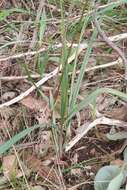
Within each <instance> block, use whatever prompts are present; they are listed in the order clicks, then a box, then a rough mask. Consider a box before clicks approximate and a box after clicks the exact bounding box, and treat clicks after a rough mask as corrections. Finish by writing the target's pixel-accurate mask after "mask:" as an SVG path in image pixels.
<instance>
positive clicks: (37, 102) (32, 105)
mask: <svg viewBox="0 0 127 190" xmlns="http://www.w3.org/2000/svg"><path fill="white" fill-rule="evenodd" d="M20 102H21V103H22V104H23V105H24V106H26V107H27V108H29V109H31V110H34V111H40V110H41V109H43V108H44V107H45V106H46V105H47V103H46V102H45V101H43V100H41V99H36V98H33V97H32V96H27V97H26V98H24V99H22V100H21V101H20Z"/></svg>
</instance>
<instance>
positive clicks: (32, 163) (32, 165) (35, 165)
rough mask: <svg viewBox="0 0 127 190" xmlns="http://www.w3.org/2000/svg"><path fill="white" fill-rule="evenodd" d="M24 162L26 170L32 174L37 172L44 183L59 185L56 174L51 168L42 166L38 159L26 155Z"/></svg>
mask: <svg viewBox="0 0 127 190" xmlns="http://www.w3.org/2000/svg"><path fill="white" fill-rule="evenodd" d="M26 161H27V165H28V168H29V169H31V170H32V171H34V172H38V174H39V176H40V177H42V179H44V181H45V182H49V183H50V184H54V185H55V184H56V185H59V179H58V174H57V171H56V170H55V169H54V168H53V167H48V166H44V165H42V162H41V161H40V160H39V159H37V158H36V157H35V156H33V155H30V154H27V158H26Z"/></svg>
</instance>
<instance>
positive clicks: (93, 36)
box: [71, 29, 97, 108]
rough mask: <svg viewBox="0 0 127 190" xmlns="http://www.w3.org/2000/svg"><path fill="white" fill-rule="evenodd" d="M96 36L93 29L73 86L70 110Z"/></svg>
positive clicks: (76, 95) (95, 31) (74, 101)
mask: <svg viewBox="0 0 127 190" xmlns="http://www.w3.org/2000/svg"><path fill="white" fill-rule="evenodd" d="M96 36H97V30H96V29H94V31H93V34H92V36H91V39H90V42H89V44H88V48H87V50H86V53H85V56H84V60H83V63H82V66H81V69H80V74H79V76H78V79H77V82H76V84H75V86H74V90H73V96H72V103H71V108H73V107H74V105H75V103H76V100H77V97H78V94H79V90H80V87H81V82H82V79H83V77H84V73H85V68H86V65H87V63H88V61H89V57H90V55H91V51H92V45H93V42H94V40H95V38H96Z"/></svg>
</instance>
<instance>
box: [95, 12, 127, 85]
mask: <svg viewBox="0 0 127 190" xmlns="http://www.w3.org/2000/svg"><path fill="white" fill-rule="evenodd" d="M93 15H94V16H93V18H94V24H95V26H96V28H97V30H98V33H99V35H100V36H101V37H102V39H103V40H104V41H105V42H106V43H107V44H108V45H109V46H110V47H111V48H112V49H114V50H115V51H116V52H117V53H118V55H119V56H120V57H121V58H122V60H123V63H124V66H125V80H126V81H127V59H126V57H125V55H124V53H123V52H122V51H121V49H120V48H119V47H118V46H116V44H114V43H113V42H112V41H111V40H110V38H108V37H107V35H106V34H105V32H104V31H103V30H102V29H101V27H100V23H99V21H98V20H97V14H96V13H95V12H94V13H93Z"/></svg>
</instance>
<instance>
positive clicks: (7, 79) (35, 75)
mask: <svg viewBox="0 0 127 190" xmlns="http://www.w3.org/2000/svg"><path fill="white" fill-rule="evenodd" d="M118 64H122V60H121V58H118V59H117V60H116V61H113V62H110V63H105V64H103V65H97V66H94V67H88V68H86V70H85V71H86V72H90V71H94V70H98V69H104V68H107V67H112V66H115V65H118ZM79 72H80V70H79V71H77V72H76V74H78V73H79ZM59 74H60V75H61V73H59ZM71 74H72V72H69V75H71ZM46 75H47V74H44V75H43V76H46ZM30 77H31V78H33V79H38V78H40V77H41V75H39V74H32V75H30ZM28 78H29V77H28V76H27V75H26V76H3V77H2V76H1V77H0V80H3V81H12V80H24V79H28Z"/></svg>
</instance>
